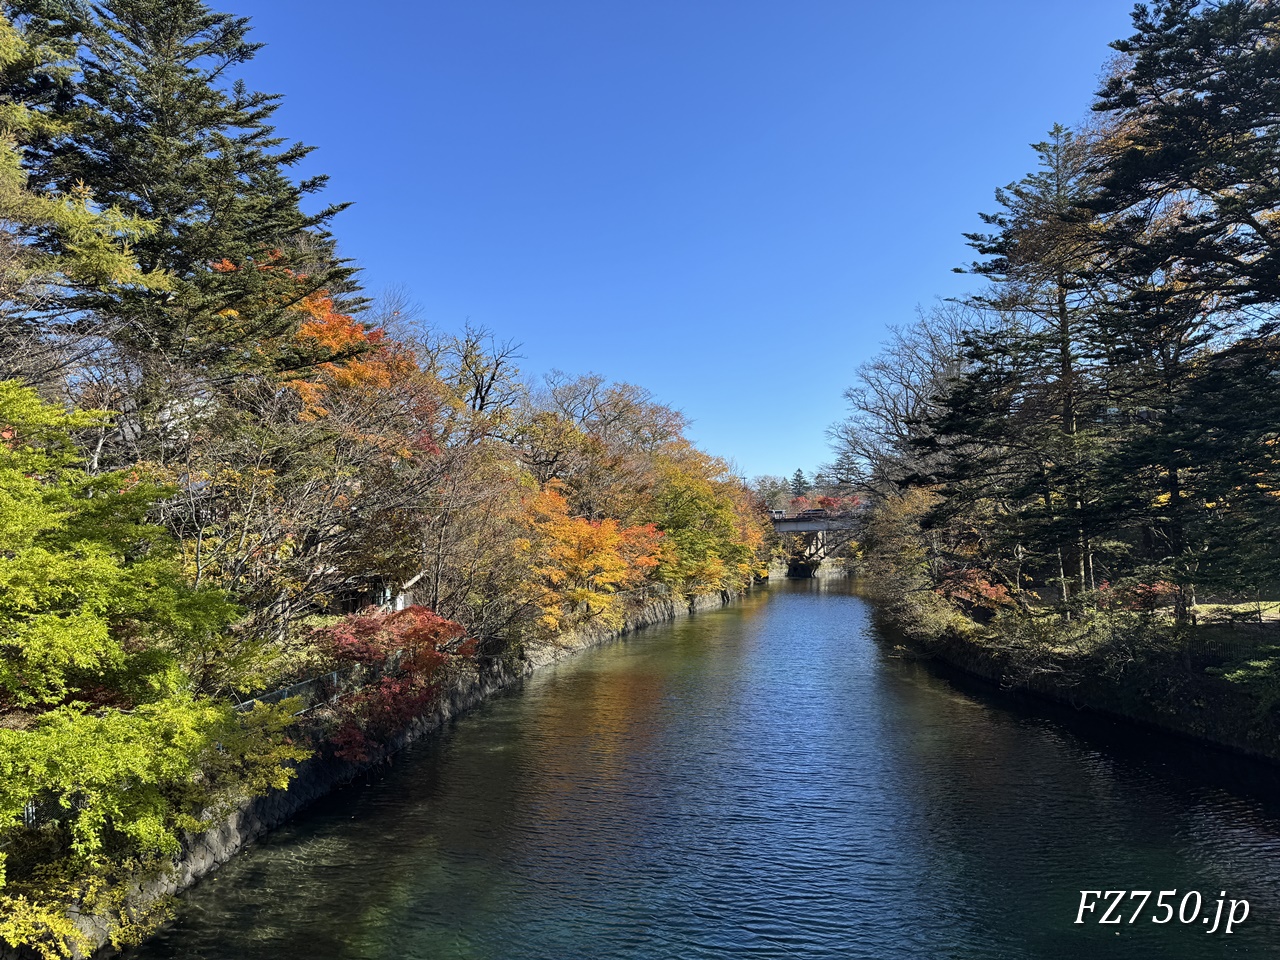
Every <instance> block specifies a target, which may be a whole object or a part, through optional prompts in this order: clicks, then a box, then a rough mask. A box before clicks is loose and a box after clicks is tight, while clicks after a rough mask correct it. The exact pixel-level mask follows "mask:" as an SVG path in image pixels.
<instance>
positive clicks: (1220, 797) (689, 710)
mask: <svg viewBox="0 0 1280 960" xmlns="http://www.w3.org/2000/svg"><path fill="white" fill-rule="evenodd" d="M1082 890H1125V891H1130V890H1154V891H1157V893H1158V892H1159V891H1161V890H1177V894H1176V896H1175V897H1173V898H1168V899H1169V901H1170V902H1171V903H1172V904H1173V905H1174V907H1175V908H1177V907H1179V906H1181V905H1182V903H1183V897H1184V895H1186V894H1187V893H1188V892H1189V891H1198V892H1199V893H1200V894H1201V895H1202V896H1203V897H1204V904H1203V907H1202V909H1201V910H1200V912H1199V914H1198V915H1197V916H1196V917H1194V918H1192V919H1191V922H1189V923H1186V924H1184V923H1181V922H1180V921H1179V919H1178V917H1177V916H1176V915H1175V917H1174V919H1173V920H1172V921H1171V922H1170V923H1168V924H1165V925H1159V924H1156V923H1153V922H1152V918H1153V917H1160V916H1163V915H1164V911H1163V910H1158V909H1156V908H1155V899H1156V897H1155V896H1153V897H1152V898H1151V900H1150V901H1149V902H1148V904H1147V905H1146V908H1145V909H1144V910H1143V911H1142V912H1141V913H1140V914H1139V916H1138V919H1137V920H1136V921H1135V922H1133V923H1128V922H1127V921H1128V919H1129V916H1130V915H1131V914H1132V912H1133V909H1134V907H1136V906H1137V905H1138V900H1137V899H1127V900H1126V901H1125V908H1124V914H1123V918H1124V920H1125V921H1126V922H1123V923H1121V924H1119V925H1103V924H1099V923H1097V922H1096V920H1097V919H1098V918H1099V917H1100V916H1101V915H1102V914H1103V912H1104V911H1105V909H1106V907H1107V904H1106V903H1105V902H1104V903H1102V905H1101V908H1099V909H1096V910H1095V911H1094V912H1093V913H1092V914H1086V917H1087V919H1088V922H1086V923H1084V924H1075V923H1074V922H1073V921H1074V920H1075V919H1076V917H1077V913H1078V908H1079V903H1080V900H1081V894H1080V891H1082ZM1223 892H1225V895H1226V897H1227V899H1228V901H1230V900H1231V899H1237V900H1239V899H1244V900H1248V901H1249V904H1250V915H1249V918H1248V919H1247V920H1245V921H1244V922H1243V923H1241V924H1239V925H1238V926H1237V927H1236V930H1235V932H1234V933H1232V934H1230V935H1229V936H1228V935H1226V934H1225V933H1224V932H1223V930H1222V925H1221V924H1220V925H1219V929H1218V932H1217V933H1213V934H1210V933H1207V932H1206V931H1207V930H1208V929H1209V928H1210V927H1211V926H1212V925H1213V919H1212V915H1213V913H1214V911H1215V910H1216V901H1217V900H1218V899H1219V897H1220V896H1221V895H1222V894H1223ZM1195 906H1196V903H1195V901H1194V899H1189V900H1187V901H1186V914H1184V915H1188V916H1189V915H1190V914H1191V913H1192V912H1193V910H1194V908H1195ZM1225 909H1226V910H1229V909H1230V905H1229V904H1228V907H1227V908H1225ZM1237 909H1238V908H1237ZM1224 913H1225V910H1224ZM1206 914H1207V915H1208V916H1209V922H1208V923H1205V922H1203V918H1204V916H1205V915H1206ZM1219 956H1250V957H1254V956H1256V957H1264V956H1268V957H1280V779H1278V778H1277V775H1276V774H1275V773H1274V772H1273V771H1271V770H1269V769H1265V768H1262V767H1256V766H1254V765H1252V764H1250V763H1248V762H1246V761H1242V760H1238V759H1235V758H1232V757H1228V756H1225V755H1220V754H1216V753H1214V752H1211V751H1208V750H1201V749H1199V748H1197V747H1194V746H1191V745H1189V744H1187V743H1184V742H1181V741H1179V740H1176V739H1173V738H1168V737H1164V736H1162V735H1159V734H1153V733H1144V732H1138V731H1134V730H1131V729H1128V728H1126V727H1124V726H1123V725H1117V724H1110V723H1104V722H1099V721H1087V720H1084V719H1081V718H1079V717H1077V716H1076V715H1074V714H1070V715H1068V714H1067V712H1066V711H1061V712H1057V711H1053V710H1050V709H1048V708H1043V709H1042V708H1036V707H1028V706H1026V705H1018V704H1015V703H1013V702H1011V701H1010V700H1008V699H1006V698H1005V697H1003V696H1001V695H1000V694H998V693H994V692H992V691H989V690H986V689H984V688H974V687H972V685H969V684H964V683H959V682H958V681H955V680H951V679H947V678H944V677H942V676H940V675H939V674H938V673H937V671H936V670H935V669H933V668H930V667H928V666H927V665H922V664H920V663H917V662H913V661H911V660H909V659H903V658H901V657H898V656H895V654H894V649H893V645H892V644H891V642H889V641H888V640H886V639H884V637H883V635H882V634H881V633H879V632H878V631H877V628H876V626H875V625H874V624H873V621H872V611H871V609H870V607H869V606H868V605H867V604H866V603H865V602H864V601H863V600H861V599H859V598H858V597H857V596H856V595H854V594H853V593H852V592H851V590H850V589H849V588H848V587H847V586H846V585H844V584H840V583H834V584H833V583H830V582H828V583H827V584H826V585H824V584H823V583H820V582H814V581H809V582H796V583H784V584H779V585H775V586H773V587H770V588H769V589H768V590H766V591H763V592H761V593H760V594H758V595H756V596H753V597H751V598H750V599H748V600H746V601H745V602H743V603H742V604H739V605H736V606H734V607H731V608H728V609H726V610H724V611H718V612H714V613H707V614H702V615H699V616H697V617H694V618H692V619H688V620H683V621H679V622H676V623H674V624H670V625H665V626H659V627H655V628H651V629H649V630H646V631H644V632H643V633H641V634H638V635H636V636H634V637H632V638H630V639H629V640H627V641H626V642H623V643H618V644H614V645H612V646H609V647H606V648H603V649H600V650H597V651H592V652H588V653H584V654H581V655H579V656H577V657H574V658H572V659H570V660H569V661H566V662H564V663H562V664H560V665H558V666H556V667H553V668H550V669H548V670H546V671H544V672H542V673H541V674H540V675H538V676H537V677H535V678H534V679H533V680H531V681H529V682H528V683H527V684H526V685H525V686H524V688H523V689H521V690H519V691H516V692H513V693H511V694H509V695H505V696H503V697H500V698H498V699H496V700H494V701H492V702H490V703H488V704H486V705H485V706H483V707H482V708H480V709H479V710H477V711H475V712H474V713H472V714H470V715H468V716H466V717H464V718H463V719H462V720H460V721H459V722H458V723H457V724H456V725H455V726H454V727H453V728H452V729H450V730H449V731H447V732H446V733H445V734H444V735H443V736H441V737H438V738H433V739H430V740H429V741H427V742H424V743H420V744H418V745H417V746H415V747H413V748H411V749H410V750H409V751H407V752H406V753H404V754H402V755H401V756H400V757H398V758H397V761H396V763H395V765H394V766H393V767H391V768H390V769H389V770H387V771H386V772H385V774H384V775H383V776H381V777H380V778H379V779H377V780H376V781H375V782H373V783H370V784H366V785H363V786H356V787H352V788H350V789H348V790H345V791H342V792H340V793H338V794H336V795H334V796H333V797H330V798H328V799H326V800H325V801H323V802H322V803H321V804H319V805H318V806H316V807H314V808H312V809H311V810H309V811H307V812H306V813H304V814H303V815H301V816H300V817H298V818H297V819H296V820H295V821H293V822H292V823H291V824H289V825H288V826H286V827H284V828H283V829H281V830H279V831H277V832H276V833H274V834H272V835H271V836H270V837H269V838H267V839H266V840H265V841H264V842H262V843H261V844H259V845H257V846H255V847H253V848H251V849H250V850H248V851H246V852H245V853H244V854H242V855H241V856H239V857H237V858H236V859H235V860H233V861H232V862H231V863H230V864H228V865H227V866H225V867H224V868H223V869H222V870H221V871H220V872H219V873H218V874H216V875H215V876H214V877H213V878H211V879H209V880H207V881H206V882H205V883H203V884H201V885H200V886H199V887H197V888H196V889H195V890H193V891H191V892H190V893H189V894H188V895H187V896H185V897H184V898H183V900H182V902H181V904H180V909H179V916H178V919H177V920H176V921H175V922H174V923H173V924H171V925H170V926H169V927H168V928H167V929H166V930H164V931H163V932H162V933H161V934H160V935H159V936H158V937H157V938H155V939H154V940H152V941H150V942H149V943H148V944H147V945H146V946H145V947H144V948H143V949H141V950H139V951H137V952H136V957H137V958H138V960H142V958H146V960H155V958H162V957H164V958H183V960H202V958H204V960H295V958H296V960H330V958H332V960H355V958H361V960H364V958H368V960H375V958H376V960H419V958H420V960H428V958H432V960H434V958H442V960H443V958H475V960H576V958H581V960H596V958H610V957H614V958H645V960H648V958H679V960H691V958H737V957H744V958H756V957H770V958H773V957H777V958H791V957H795V958H833V960H834V958H841V960H843V958H851V957H866V958H875V960H888V958H899V957H902V958H908V957H909V958H927V960H932V958H975V960H976V958H1001V960H1003V958H1093V957H1099V958H1110V957H1116V958H1126V960H1128V958H1143V957H1153V958H1154V957H1161V958H1166V957H1168V958H1182V957H1187V958H1202V957H1206V958H1209V957H1219Z"/></svg>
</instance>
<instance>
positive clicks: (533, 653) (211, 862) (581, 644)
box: [0, 591, 738, 960]
mask: <svg viewBox="0 0 1280 960" xmlns="http://www.w3.org/2000/svg"><path fill="white" fill-rule="evenodd" d="M737 596H738V594H734V593H731V592H729V591H718V592H715V593H711V594H707V595H703V596H695V597H690V598H680V599H675V598H671V597H665V598H659V599H650V600H647V601H644V602H642V603H640V604H637V605H635V606H634V607H633V608H632V609H630V610H628V611H627V614H626V617H625V620H624V622H623V625H622V626H621V627H620V628H618V629H609V628H604V627H593V626H591V625H586V626H582V627H579V628H577V629H574V630H571V631H566V632H565V633H562V634H560V635H558V636H556V637H554V638H553V639H551V640H549V641H546V642H545V643H542V644H539V645H538V646H536V647H532V648H528V649H526V650H525V651H524V653H523V655H522V656H521V657H519V658H511V659H508V660H501V661H493V662H492V663H490V664H489V665H487V666H485V667H482V668H479V669H475V670H471V671H468V672H467V673H465V674H462V675H460V676H458V677H456V678H455V679H454V681H453V683H452V684H451V686H450V688H449V690H448V691H447V692H446V693H445V694H444V695H443V696H441V697H440V699H439V701H438V703H437V705H436V707H435V708H434V709H433V710H432V711H431V712H430V713H427V714H424V715H422V716H419V717H416V718H415V719H414V720H413V721H411V722H410V723H409V724H408V725H406V726H405V727H404V728H403V729H402V730H401V731H399V732H398V733H397V734H396V735H395V736H393V737H392V738H390V739H389V740H387V741H385V742H384V743H383V744H382V746H381V747H380V748H379V749H378V751H377V752H376V753H375V754H374V755H372V756H371V757H370V758H369V759H368V760H367V761H365V762H362V763H354V762H351V761H347V760H342V759H340V758H338V757H336V756H334V752H333V750H332V749H329V745H328V744H327V743H325V742H323V741H321V742H318V743H317V744H316V749H315V753H314V754H313V755H312V756H311V757H310V758H309V759H307V760H305V761H303V762H302V763H300V764H299V765H298V767H297V768H296V773H295V776H294V778H293V779H292V780H291V782H290V784H289V786H288V788H286V789H283V790H273V791H271V792H270V793H268V794H265V795H263V796H260V797H257V798H254V799H252V800H249V801H246V802H245V803H243V804H242V805H240V806H239V807H237V808H236V809H235V810H234V811H233V812H231V813H230V814H229V815H227V816H225V817H223V818H222V819H221V820H220V822H218V824H217V825H216V826H214V827H211V828H210V829H208V830H205V831H203V832H201V833H199V834H193V835H190V836H189V837H188V838H187V840H186V842H185V844H184V847H183V851H182V853H181V854H180V855H179V857H178V858H177V860H176V861H175V863H174V865H173V867H172V868H170V869H169V870H167V871H166V873H165V875H164V876H163V877H161V878H160V879H158V880H154V881H151V882H148V883H145V884H140V885H139V888H138V889H137V891H136V892H134V893H133V894H132V895H131V896H130V898H129V900H130V910H131V911H134V912H137V913H139V914H141V913H145V912H146V911H147V910H148V909H150V908H154V907H155V906H156V905H157V904H161V903H162V902H163V901H164V900H165V899H167V898H169V897H173V896H175V895H177V894H179V893H181V892H182V891H184V890H187V889H189V888H190V887H192V886H194V885H195V884H197V883H198V882H200V880H202V879H203V878H205V877H207V876H208V875H210V874H211V873H213V872H215V871H216V870H217V869H218V868H219V867H220V866H221V865H222V864H224V863H226V862H227V861H228V860H229V859H231V858H232V857H233V856H235V855H236V854H237V853H238V852H240V850H242V849H243V848H244V847H246V846H248V845H249V844H251V843H253V842H254V841H255V840H257V839H259V838H260V837H262V836H264V835H265V834H267V833H269V832H270V831H272V830H274V829H276V828H277V827H279V826H281V825H282V824H284V823H285V822H286V821H288V820H289V819H290V818H291V817H293V816H294V815H295V814H297V813H299V812H300V811H302V810H303V809H305V808H306V807H308V806H309V805H311V804H312V803H314V802H315V801H317V800H319V799H320V798H321V797H323V796H325V795H327V794H329V793H331V792H333V791H334V790H336V789H340V788H341V787H343V786H345V785H348V784H350V783H351V782H352V781H354V780H356V779H357V778H359V777H361V776H362V775H364V774H365V773H367V772H368V771H370V770H372V769H374V768H376V767H378V766H380V765H382V764H385V763H386V762H388V761H389V760H390V759H391V758H392V757H393V756H394V755H395V754H396V753H398V752H399V751H401V750H403V749H404V748H405V747H406V746H408V745H409V744H410V743H413V742H414V741H416V740H419V739H421V738H422V737H424V736H428V735H430V734H432V733H435V732H437V731H439V730H440V729H442V728H443V727H444V726H445V725H446V724H447V723H448V722H449V721H451V720H453V719H455V718H457V717H459V716H461V715H462V714H465V713H466V712H468V711H469V710H472V709H474V708H475V707H477V706H479V705H480V704H482V703H483V702H484V701H486V700H487V699H489V698H490V697H492V696H494V695H495V694H497V693H499V692H502V691H505V690H509V689H511V688H513V687H515V686H517V685H518V684H520V683H521V682H523V681H524V680H525V679H526V678H527V677H529V676H531V675H532V674H533V673H535V672H536V671H538V670H540V669H542V668H544V667H546V666H549V665H551V664H554V663H556V662H558V661H560V660H563V659H565V658H566V657H570V656H572V655H574V654H577V653H580V652H582V651H584V650H588V649H591V648H593V647H598V646H601V645H603V644H606V643H609V642H612V641H614V640H617V639H620V638H621V637H624V636H626V635H629V634H632V633H635V632H637V631H639V630H642V629H644V628H645V627H648V626H652V625H654V624H659V623H664V622H667V621H671V620H676V619H679V618H681V617H686V616H691V615H693V614H696V613H698V612H701V611H706V610H712V609H718V608H720V607H723V606H726V605H728V604H730V603H732V602H734V600H736V599H737ZM76 921H77V925H78V926H79V927H80V929H82V930H83V931H84V933H85V934H86V937H87V938H88V940H89V941H90V942H91V943H94V944H96V945H97V946H96V949H95V952H94V953H93V956H95V957H110V956H114V955H115V954H116V951H115V950H114V949H113V948H112V947H111V945H110V942H109V941H110V931H109V925H108V922H107V920H106V919H105V918H103V917H98V916H94V915H92V914H80V915H79V916H78V917H77V918H76ZM33 956H35V954H29V953H26V952H21V951H12V950H9V949H6V948H3V947H0V960H27V958H28V957H33Z"/></svg>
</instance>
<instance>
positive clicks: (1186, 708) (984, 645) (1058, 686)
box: [903, 625, 1280, 764]
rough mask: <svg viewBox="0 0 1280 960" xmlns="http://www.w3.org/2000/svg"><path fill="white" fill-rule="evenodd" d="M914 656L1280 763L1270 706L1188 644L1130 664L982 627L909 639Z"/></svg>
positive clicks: (1279, 732)
mask: <svg viewBox="0 0 1280 960" xmlns="http://www.w3.org/2000/svg"><path fill="white" fill-rule="evenodd" d="M903 640H904V645H905V646H906V647H908V648H909V649H912V650H913V651H914V652H915V653H917V654H921V655H924V656H926V657H928V658H931V659H934V660H936V661H938V662H939V663H941V664H944V665H945V666H946V667H948V668H950V669H952V670H957V671H959V672H961V673H963V674H965V675H967V676H969V677H973V678H975V679H978V680H980V681H983V682H985V683H987V684H989V685H991V686H994V687H997V688H999V689H1000V690H1001V691H1003V692H1005V693H1012V694H1015V695H1021V696H1029V697H1033V698H1036V699H1040V700H1045V701H1049V702H1052V703H1056V704H1060V705H1063V706H1068V707H1071V708H1073V709H1074V710H1079V711H1088V712H1090V713H1093V714H1096V715H1098V716H1103V717H1108V718H1111V719H1116V720H1121V721H1125V722H1128V723H1133V724H1136V725H1139V726H1143V727H1147V728H1150V729H1155V730H1160V731H1163V732H1165V733H1171V734H1174V735H1176V736H1180V737H1184V738H1187V739H1190V740H1194V741H1196V742H1198V743H1202V744H1206V745H1209V746H1212V747H1216V748H1219V749H1222V750H1227V751H1230V752H1232V753H1236V754H1240V755H1243V756H1248V757H1251V758H1253V759H1257V760H1262V761H1265V762H1268V763H1271V764H1280V723H1278V722H1277V719H1276V711H1275V710H1274V709H1273V708H1272V705H1271V704H1270V703H1269V702H1268V701H1267V700H1265V699H1262V698H1260V697H1259V695H1258V694H1257V693H1256V692H1255V691H1253V690H1251V689H1249V688H1247V687H1244V686H1242V685H1241V684H1239V683H1233V682H1231V681H1229V680H1226V679H1224V677H1223V676H1221V675H1216V674H1214V673H1211V672H1207V671H1206V670H1204V669H1203V668H1201V669H1195V668H1194V667H1192V666H1191V661H1190V658H1189V657H1188V656H1187V652H1186V650H1185V649H1177V648H1176V647H1173V646H1170V647H1167V648H1158V649H1145V650H1141V651H1139V652H1136V653H1135V655H1134V657H1133V659H1131V660H1130V661H1128V662H1120V663H1117V660H1116V658H1114V657H1104V656H1100V655H1097V654H1075V655H1073V654H1070V653H1066V652H1063V651H1060V650H1059V651H1053V652H1045V651H1044V650H1043V649H1041V650H1038V651H1036V652H1035V654H1034V661H1030V660H1029V654H1028V649H1027V647H1026V646H1018V645H1015V644H1010V643H1007V642H1001V640H1000V639H999V638H996V637H993V636H991V635H989V634H987V633H986V632H984V631H983V630H982V629H981V628H980V627H977V626H976V625H975V627H974V628H973V629H972V630H970V631H961V630H959V629H956V628H954V627H952V628H948V629H946V630H943V631H941V632H939V633H936V634H934V635H931V636H929V635H926V636H923V637H921V636H916V637H915V638H914V639H909V638H907V637H906V636H905V635H904V637H903Z"/></svg>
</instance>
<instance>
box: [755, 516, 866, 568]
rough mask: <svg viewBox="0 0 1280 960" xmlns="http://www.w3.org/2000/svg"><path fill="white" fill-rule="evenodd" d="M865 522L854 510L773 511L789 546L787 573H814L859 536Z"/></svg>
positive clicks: (774, 517)
mask: <svg viewBox="0 0 1280 960" xmlns="http://www.w3.org/2000/svg"><path fill="white" fill-rule="evenodd" d="M861 523H862V517H861V515H860V514H859V513H856V512H853V511H847V512H843V513H832V512H830V511H827V510H801V511H800V512H798V513H785V512H783V511H781V510H775V511H773V529H774V530H775V531H777V533H778V534H779V536H781V537H783V538H784V542H785V544H786V546H787V559H786V565H787V576H789V577H812V576H814V575H815V574H816V573H817V572H818V571H819V570H820V569H821V567H822V564H823V563H824V562H826V561H828V560H830V559H831V558H832V557H835V556H837V555H838V554H839V553H840V551H841V550H842V549H843V548H844V547H846V546H848V545H849V544H850V542H852V541H853V540H855V539H856V536H857V531H858V529H859V528H860V526H861Z"/></svg>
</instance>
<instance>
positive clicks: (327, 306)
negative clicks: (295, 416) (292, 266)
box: [288, 291, 418, 420]
mask: <svg viewBox="0 0 1280 960" xmlns="http://www.w3.org/2000/svg"><path fill="white" fill-rule="evenodd" d="M294 309H296V310H297V311H299V312H300V313H302V315H303V317H304V318H305V319H303V321H302V323H301V324H300V325H299V327H298V330H297V332H296V334H295V335H294V337H295V340H296V341H297V342H298V344H299V345H300V346H301V347H303V348H304V349H306V350H308V352H310V351H315V352H317V353H319V354H320V355H321V356H324V357H326V358H327V359H324V360H321V361H320V362H318V363H316V364H315V365H314V371H315V372H314V373H313V375H312V376H311V377H309V378H305V379H303V378H297V379H293V380H290V381H289V383H288V385H289V387H290V388H291V389H292V390H294V391H295V392H296V393H297V394H298V396H299V397H300V398H301V400H302V403H303V410H302V414H301V417H302V419H304V420H316V419H319V418H321V417H326V416H328V415H329V414H330V409H329V406H327V403H328V397H329V396H331V395H332V394H333V393H335V392H338V391H346V392H350V393H355V394H367V393H370V392H386V391H390V390H392V389H393V388H394V387H395V386H396V384H397V382H398V381H400V380H403V379H406V378H408V377H411V376H412V375H413V374H415V373H417V372H418V365H417V363H416V361H415V360H414V358H413V356H412V355H411V353H410V351H409V350H408V349H407V348H405V347H404V346H403V345H402V344H400V343H398V342H397V341H395V340H393V339H391V338H390V337H388V336H387V334H386V331H384V330H382V329H380V328H376V327H374V328H370V327H368V326H366V325H365V324H363V323H361V322H360V321H358V320H356V319H355V318H353V317H351V316H348V315H347V314H345V313H339V312H338V310H337V308H336V307H335V305H334V302H333V298H332V297H330V296H329V295H328V294H327V293H325V292H323V291H321V292H318V293H313V294H311V295H310V296H308V297H305V298H303V299H302V301H301V302H300V303H299V304H298V305H297V307H295V308H294Z"/></svg>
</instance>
